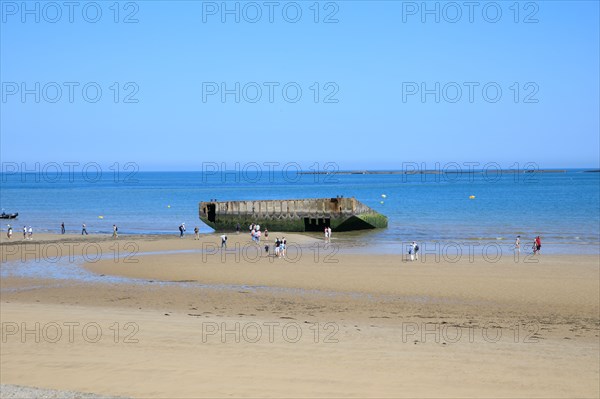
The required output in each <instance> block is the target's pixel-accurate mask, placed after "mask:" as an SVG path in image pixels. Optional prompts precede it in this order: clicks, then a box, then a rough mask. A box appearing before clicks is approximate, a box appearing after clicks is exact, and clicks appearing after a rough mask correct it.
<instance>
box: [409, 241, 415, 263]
mask: <svg viewBox="0 0 600 399" xmlns="http://www.w3.org/2000/svg"><path fill="white" fill-rule="evenodd" d="M408 257H409V258H410V260H411V262H412V261H413V260H415V255H414V254H413V245H412V244H410V245H409V246H408Z"/></svg>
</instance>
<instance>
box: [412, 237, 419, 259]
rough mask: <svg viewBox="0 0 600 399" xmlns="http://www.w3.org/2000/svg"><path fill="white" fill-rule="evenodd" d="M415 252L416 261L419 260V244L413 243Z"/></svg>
mask: <svg viewBox="0 0 600 399" xmlns="http://www.w3.org/2000/svg"><path fill="white" fill-rule="evenodd" d="M413 252H414V253H415V260H419V244H417V243H416V242H414V241H413Z"/></svg>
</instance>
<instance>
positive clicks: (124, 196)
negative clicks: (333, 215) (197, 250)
mask: <svg viewBox="0 0 600 399" xmlns="http://www.w3.org/2000/svg"><path fill="white" fill-rule="evenodd" d="M84 177H85V176H83V175H82V174H81V173H74V174H72V175H68V174H66V173H65V174H63V176H61V177H60V178H57V177H56V175H44V174H41V173H28V174H20V173H17V174H0V179H1V207H2V208H3V209H4V210H5V211H6V212H7V213H12V212H19V218H18V219H17V220H16V221H14V220H13V221H7V220H2V231H3V232H6V225H7V224H8V223H10V224H12V225H13V228H14V229H15V234H16V235H18V234H20V232H21V229H22V227H23V225H27V226H29V225H31V226H32V227H33V228H34V232H59V231H60V223H61V222H64V223H65V225H66V227H67V232H69V233H75V234H78V233H80V232H81V224H82V223H86V224H87V226H88V231H89V232H90V233H107V234H110V233H111V232H112V225H113V223H114V224H117V225H118V226H119V232H120V233H122V234H127V233H159V234H177V233H178V231H177V227H178V225H179V224H180V223H182V222H185V223H186V226H187V227H188V232H191V231H192V230H193V228H194V226H196V225H197V226H199V227H200V230H201V232H204V233H209V232H211V231H212V230H211V229H210V228H209V227H208V226H206V225H204V224H203V223H202V222H201V221H200V220H199V219H198V202H199V201H206V200H210V199H213V198H216V199H218V200H240V199H286V198H290V199H291V198H310V197H315V198H316V197H336V196H337V195H344V196H345V197H351V196H354V197H356V198H357V199H358V200H360V201H362V202H364V203H365V204H367V205H369V206H371V207H372V208H374V209H376V210H377V211H379V212H381V213H383V214H385V215H387V216H388V218H389V228H388V229H385V230H377V231H370V232H361V233H347V234H341V233H340V234H335V237H336V238H337V239H339V240H340V242H341V241H344V240H351V239H357V238H358V241H359V242H361V243H363V245H367V244H368V245H371V246H372V245H373V244H374V243H375V244H377V245H376V246H377V247H379V248H382V249H385V248H388V249H390V250H392V249H391V248H395V247H396V246H397V243H398V242H401V241H409V240H417V241H419V242H434V241H437V242H442V243H443V242H449V241H460V242H482V243H484V242H499V243H501V244H502V245H506V246H508V245H510V244H512V242H513V241H514V237H515V236H516V235H517V234H520V235H521V237H522V240H523V242H524V246H525V245H526V246H527V247H528V246H529V242H530V241H531V240H533V238H534V237H535V236H536V235H538V234H539V235H541V236H542V238H543V244H544V250H545V251H547V252H557V253H592V254H597V253H599V252H600V250H599V244H600V173H584V172H583V171H581V170H569V171H567V173H537V174H534V175H532V174H527V175H524V174H517V175H515V174H508V173H504V174H502V175H501V176H498V175H493V176H484V175H483V174H479V173H475V174H467V173H465V174H462V175H459V174H447V175H413V176H406V175H340V174H336V175H296V174H294V173H293V172H290V173H288V174H284V173H282V172H273V173H272V174H268V173H266V171H265V172H264V173H263V174H262V175H261V176H257V174H252V173H250V172H249V173H246V174H245V173H236V172H231V173H227V174H215V173H210V174H202V173H200V172H138V173H135V174H133V175H132V176H125V175H120V176H119V177H118V178H117V177H116V176H115V175H114V174H110V173H104V174H103V176H102V177H101V178H99V179H95V178H94V177H93V176H92V178H88V179H86V178H84ZM382 195H385V197H383V196H382ZM471 195H474V196H475V199H469V196H471ZM99 216H103V218H99ZM265 227H267V228H268V226H265ZM392 251H393V250H392Z"/></svg>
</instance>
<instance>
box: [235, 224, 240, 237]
mask: <svg viewBox="0 0 600 399" xmlns="http://www.w3.org/2000/svg"><path fill="white" fill-rule="evenodd" d="M240 230H241V228H240V224H239V223H236V225H235V234H240Z"/></svg>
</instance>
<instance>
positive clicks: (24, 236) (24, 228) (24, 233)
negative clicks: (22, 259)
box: [23, 226, 27, 240]
mask: <svg viewBox="0 0 600 399" xmlns="http://www.w3.org/2000/svg"><path fill="white" fill-rule="evenodd" d="M23 239H24V240H26V239H27V226H23Z"/></svg>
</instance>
